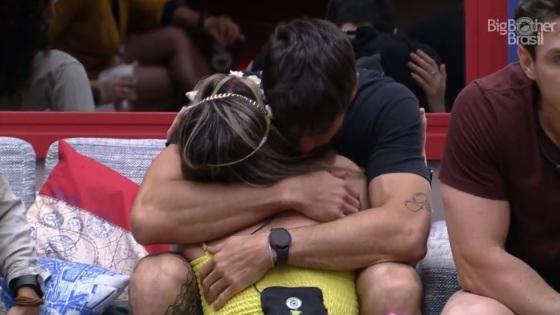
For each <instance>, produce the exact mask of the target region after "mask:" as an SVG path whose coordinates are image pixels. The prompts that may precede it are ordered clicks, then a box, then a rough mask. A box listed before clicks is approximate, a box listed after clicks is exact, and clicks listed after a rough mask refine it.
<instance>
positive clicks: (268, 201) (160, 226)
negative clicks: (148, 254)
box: [132, 145, 285, 244]
mask: <svg viewBox="0 0 560 315" xmlns="http://www.w3.org/2000/svg"><path fill="white" fill-rule="evenodd" d="M282 198H283V196H282V192H281V191H280V189H279V188H278V186H272V187H269V188H252V187H248V186H246V185H227V186H226V185H219V184H206V183H198V182H191V181H185V180H184V179H183V177H182V174H181V167H180V158H179V154H178V152H177V146H176V145H170V146H169V147H167V148H166V149H164V150H163V151H162V153H161V154H160V155H159V156H158V157H157V158H156V159H155V160H154V162H153V163H152V165H151V166H150V168H149V169H148V172H147V174H146V177H145V179H144V182H143V184H142V187H141V189H140V192H139V193H138V196H137V197H136V201H135V205H134V209H133V212H132V231H133V234H134V236H135V237H136V239H137V240H138V241H139V242H140V243H143V244H153V243H178V244H191V243H199V242H204V241H208V240H212V239H216V238H220V237H223V236H225V235H229V234H231V233H233V232H235V231H237V230H240V229H242V228H244V227H247V226H249V225H251V224H254V223H256V222H259V221H261V220H263V219H264V218H266V217H268V216H270V215H272V214H274V213H276V212H278V211H280V210H283V209H285V208H284V207H283V203H282Z"/></svg>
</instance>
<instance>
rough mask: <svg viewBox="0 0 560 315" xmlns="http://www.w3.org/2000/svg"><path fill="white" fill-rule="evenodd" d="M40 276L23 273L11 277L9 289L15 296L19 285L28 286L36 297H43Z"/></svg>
mask: <svg viewBox="0 0 560 315" xmlns="http://www.w3.org/2000/svg"><path fill="white" fill-rule="evenodd" d="M39 277H40V276H39V275H24V276H20V277H17V278H14V279H12V281H10V290H12V293H13V295H14V296H17V291H18V289H19V288H21V287H30V288H32V289H33V290H34V291H35V293H36V294H37V296H38V297H40V298H42V297H43V290H42V289H41V283H40V280H39V279H40V278H39Z"/></svg>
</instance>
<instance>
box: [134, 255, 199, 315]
mask: <svg viewBox="0 0 560 315" xmlns="http://www.w3.org/2000/svg"><path fill="white" fill-rule="evenodd" d="M128 287H129V302H130V309H131V312H132V314H134V315H162V314H165V315H175V314H177V315H179V314H180V315H185V314H189V315H201V314H202V311H201V307H200V297H199V294H198V287H197V284H196V278H195V275H194V273H193V272H192V269H191V267H190V265H189V263H188V262H187V261H186V260H184V259H183V258H182V257H181V256H179V255H176V254H171V253H169V254H161V255H156V256H148V257H145V258H143V259H142V260H140V262H139V263H138V265H137V266H136V269H135V270H134V273H133V274H132V277H131V279H130V283H129V286H128Z"/></svg>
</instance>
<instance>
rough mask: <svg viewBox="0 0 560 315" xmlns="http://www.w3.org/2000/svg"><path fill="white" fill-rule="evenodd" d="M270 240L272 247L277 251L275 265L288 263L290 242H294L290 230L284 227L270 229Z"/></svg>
mask: <svg viewBox="0 0 560 315" xmlns="http://www.w3.org/2000/svg"><path fill="white" fill-rule="evenodd" d="M268 242H269V244H270V248H272V249H273V250H274V251H275V252H276V262H275V265H276V266H282V265H286V264H287V263H288V255H289V251H290V244H291V243H292V236H291V235H290V232H288V230H286V229H283V228H274V229H272V230H270V234H269V235H268Z"/></svg>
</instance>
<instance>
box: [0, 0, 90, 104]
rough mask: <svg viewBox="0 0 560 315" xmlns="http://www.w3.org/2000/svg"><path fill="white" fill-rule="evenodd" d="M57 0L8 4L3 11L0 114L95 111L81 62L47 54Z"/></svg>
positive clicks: (0, 21)
mask: <svg viewBox="0 0 560 315" xmlns="http://www.w3.org/2000/svg"><path fill="white" fill-rule="evenodd" d="M54 2H55V0H44V1H38V0H5V1H3V2H2V10H0V34H1V37H2V45H1V46H0V110H56V111H93V110H94V109H95V108H94V103H93V96H92V93H91V89H90V87H89V81H88V78H87V75H86V72H85V71H84V67H83V66H82V64H80V62H78V61H77V60H76V59H74V58H73V57H71V56H70V55H68V54H66V53H64V52H62V51H59V50H51V49H47V41H46V40H47V34H46V31H47V29H48V25H49V24H50V23H51V22H52V19H53V18H54V16H55V14H54V7H53V6H54Z"/></svg>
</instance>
